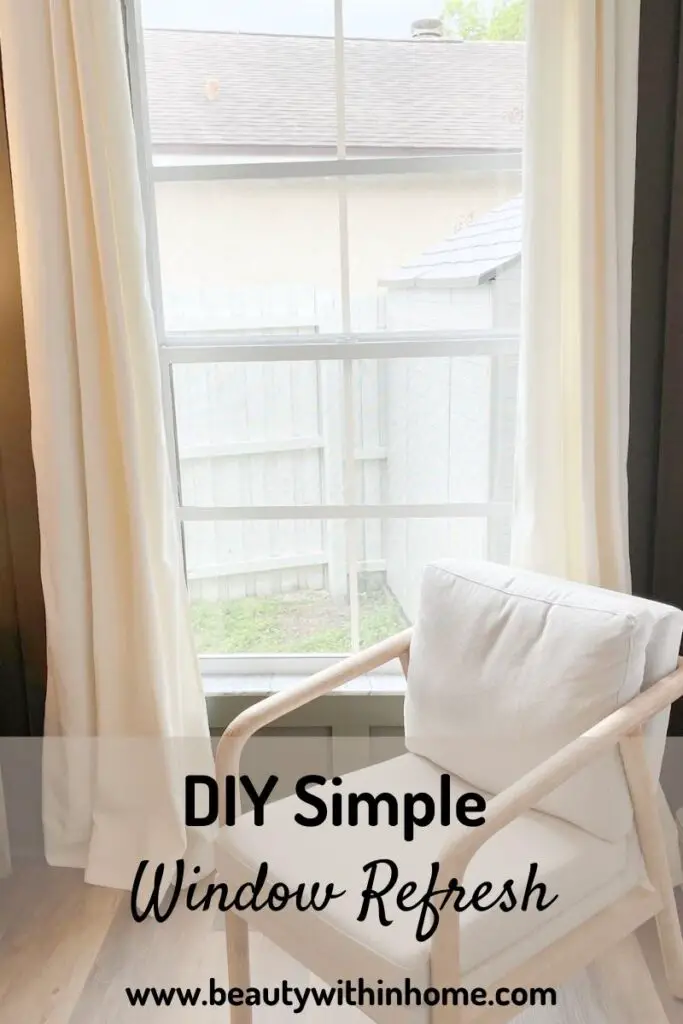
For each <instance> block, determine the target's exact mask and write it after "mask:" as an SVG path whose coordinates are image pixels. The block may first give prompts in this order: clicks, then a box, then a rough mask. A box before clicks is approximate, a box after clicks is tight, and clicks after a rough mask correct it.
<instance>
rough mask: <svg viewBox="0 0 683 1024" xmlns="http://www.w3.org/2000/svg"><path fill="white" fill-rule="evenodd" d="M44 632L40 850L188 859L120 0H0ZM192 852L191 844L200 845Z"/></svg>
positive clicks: (155, 387) (158, 421)
mask: <svg viewBox="0 0 683 1024" xmlns="http://www.w3.org/2000/svg"><path fill="white" fill-rule="evenodd" d="M0 36H1V37H2V44H3V74H4V88H5V99H6V108H7V126H8V135H9V143H10V160H11V168H12V180H13V187H14V197H15V206H16V220H17V235H18V244H19V259H20V270H21V286H22V295H23V304H24V319H25V333H26V346H27V362H28V376H29V388H30V397H31V407H32V433H33V437H32V442H33V455H34V461H35V469H36V481H37V493H38V507H39V517H40V529H41V542H42V567H41V570H42V581H43V589H44V593H45V608H46V619H47V637H48V694H47V709H46V734H47V736H48V737H50V738H48V739H46V741H45V751H44V761H43V786H44V794H43V822H44V831H45V843H46V854H47V858H48V860H49V862H50V863H52V864H57V865H64V866H71V867H81V868H84V869H85V872H86V879H87V880H88V881H90V882H93V883H96V884H100V885H111V886H117V887H121V888H128V887H129V886H130V884H131V882H132V880H133V877H134V874H135V869H136V867H137V864H138V862H139V861H140V860H141V859H143V858H146V857H149V858H150V859H152V860H154V861H155V862H156V861H158V860H174V859H175V858H178V857H183V856H185V857H187V858H195V859H194V861H193V862H194V863H198V862H202V861H203V858H204V856H205V854H206V851H207V845H206V843H205V840H206V839H207V838H208V837H207V836H206V835H205V834H204V833H202V832H200V831H196V832H194V833H193V832H190V831H189V830H188V829H186V827H185V825H184V808H183V798H184V787H183V776H184V775H185V774H186V772H189V771H194V772H204V773H208V774H210V773H211V771H212V759H211V749H210V741H209V734H208V724H207V718H206V709H205V702H204V695H203V691H202V685H201V680H200V677H199V673H198V667H197V662H196V658H195V655H194V651H193V645H192V639H191V632H190V625H189V617H188V607H187V597H186V592H185V587H184V581H183V578H182V572H181V561H180V546H179V543H178V537H177V531H176V525H175V516H174V507H173V498H172V488H171V483H170V474H169V471H168V463H167V453H166V450H165V441H164V433H163V428H162V407H161V396H160V384H159V369H158V361H157V352H156V337H155V328H154V319H153V315H152V309H151V305H150V299H149V292H148V284H147V275H146V264H145V237H144V223H143V210H142V203H141V190H140V181H139V177H138V169H137V163H136V147H135V136H134V129H133V121H132V114H131V105H130V99H129V85H128V79H127V67H126V57H125V47H124V36H123V24H122V9H121V4H120V0H98V2H97V3H96V4H94V3H82V2H80V0H22V2H21V3H16V2H15V0H0ZM204 863H205V862H204Z"/></svg>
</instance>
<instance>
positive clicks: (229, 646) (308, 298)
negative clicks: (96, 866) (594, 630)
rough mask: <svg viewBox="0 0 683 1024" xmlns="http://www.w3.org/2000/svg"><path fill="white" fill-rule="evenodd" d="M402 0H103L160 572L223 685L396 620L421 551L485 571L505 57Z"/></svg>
mask: <svg viewBox="0 0 683 1024" xmlns="http://www.w3.org/2000/svg"><path fill="white" fill-rule="evenodd" d="M429 6H430V5H429V4H427V3H426V2H422V0H405V2H402V3H386V2H384V0H362V2H360V0H343V2H342V0H336V2H333V0H329V2H325V0H320V2H319V3H318V4H315V5H311V4H310V3H304V2H303V0H299V2H294V0H293V2H291V3H288V4H275V3H272V2H269V0H253V2H250V3H236V4H231V5H229V8H228V5H222V4H218V3H216V4H212V3H205V4H203V5H201V4H200V5H197V4H196V3H194V2H193V0H187V2H186V3H185V4H183V3H178V4H175V5H172V7H171V5H167V4H162V3H159V2H158V0H157V2H155V0H138V7H137V9H135V7H134V4H133V0H128V8H127V15H128V19H127V20H128V26H129V43H130V56H131V67H132V71H133V74H132V78H133V99H134V109H135V117H136V123H137V125H138V129H139V131H138V134H139V142H140V152H141V160H142V164H143V167H144V170H145V174H146V186H147V211H146V212H147V217H148V220H149V247H150V264H151V266H152V270H153V273H152V279H153V281H152V283H153V291H154V295H153V298H154V302H155V308H156V313H157V316H158V324H159V334H160V338H161V343H160V361H161V372H162V382H163V392H164V402H165V415H166V428H167V432H168V438H169V447H170V449H171V451H172V453H173V474H174V483H175V488H176V493H177V500H178V517H179V522H180V527H181V530H182V535H183V548H184V557H185V565H186V573H187V581H188V587H189V592H190V597H191V602H192V615H193V622H194V629H195V635H196V639H197V645H198V649H199V652H200V654H201V655H202V656H203V657H205V658H208V659H210V661H208V662H206V664H207V665H216V664H219V665H220V670H221V671H224V672H229V671H230V670H231V669H235V670H238V671H240V672H242V673H243V672H245V671H247V670H249V667H250V666H251V668H252V670H253V671H263V664H264V661H266V662H267V663H268V664H269V665H270V666H272V665H276V666H277V667H278V671H283V672H286V671H295V670H296V669H295V666H296V665H298V664H299V663H300V662H301V659H302V658H304V659H313V660H316V659H325V658H331V657H338V656H339V655H340V654H345V653H347V652H349V651H352V650H357V649H359V648H361V647H363V646H365V645H368V644H370V643H373V642H375V641H377V640H379V639H382V638H384V637H385V636H387V635H390V634H391V633H392V632H395V631H396V630H398V629H400V628H402V627H403V626H404V625H405V624H406V623H408V622H409V621H411V620H412V618H413V615H414V612H415V608H416V603H417V598H418V586H419V579H420V574H421V570H422V567H423V565H424V564H425V562H426V561H428V560H429V559H432V558H435V557H442V556H449V555H450V556H467V557H489V558H494V559H496V560H502V561H505V560H506V559H507V557H508V545H509V511H510V498H511V486H512V456H513V452H514V419H515V393H516V372H517V346H518V330H519V303H520V293H519V280H520V256H521V198H520V190H521V170H520V168H521V138H522V104H523V93H524V81H523V80H524V44H523V43H522V42H518V41H502V42H501V41H495V40H488V39H485V40H483V41H460V40H459V39H458V37H457V26H455V25H453V24H452V23H450V24H447V25H446V26H444V24H443V23H440V22H438V21H436V20H435V19H430V18H426V19H425V18H424V17H422V15H424V13H425V8H428V7H429ZM512 6H514V7H515V8H518V7H519V4H518V3H514V4H512ZM487 9H488V7H487V4H486V3H483V4H482V11H483V12H484V15H485V13H486V11H487ZM484 15H482V19H483V20H482V19H480V23H481V25H484V24H485V21H486V18H485V17H484ZM403 19H405V20H403ZM411 22H413V24H412V28H411ZM345 25H346V31H345ZM478 32H479V30H478ZM482 32H484V34H485V31H484V29H481V32H479V35H481V33H482Z"/></svg>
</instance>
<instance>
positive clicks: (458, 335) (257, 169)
mask: <svg viewBox="0 0 683 1024" xmlns="http://www.w3.org/2000/svg"><path fill="white" fill-rule="evenodd" d="M122 2H123V8H124V18H125V24H126V43H127V48H128V59H129V68H130V80H131V102H132V107H133V115H134V120H135V123H136V137H137V146H138V160H139V165H140V172H141V182H142V196H143V206H144V216H145V221H146V228H147V250H148V252H147V256H148V265H149V276H150V287H151V298H152V305H153V310H154V316H155V323H156V328H157V336H158V338H159V339H160V342H159V360H160V373H161V386H162V398H163V411H164V424H165V430H166V437H167V445H168V451H169V455H170V463H171V474H172V480H173V491H174V496H175V501H176V514H177V519H178V526H179V532H180V535H181V540H182V524H183V523H186V522H201V521H217V520H242V521H246V520H274V519H276V520H286V519H306V520H314V519H318V520H334V519H337V520H340V519H341V520H344V521H345V522H346V524H347V568H348V573H349V605H350V610H351V641H352V648H353V649H358V646H359V605H358V569H357V561H358V560H357V558H356V557H355V550H354V548H355V540H354V538H355V534H356V530H355V525H354V524H355V523H357V521H358V520H367V519H378V518H379V519H390V518H398V519H408V518H420V519H429V518H446V517H453V518H469V517H474V518H486V519H487V521H490V520H491V519H492V518H495V517H498V516H501V515H502V516H505V515H508V514H509V512H510V504H509V502H492V501H489V502H468V503H463V502H455V503H453V502H450V503H438V504H402V505H388V504H374V505H364V504H359V503H358V502H357V500H356V494H357V481H358V474H357V459H356V456H355V453H354V447H355V445H354V426H355V424H354V411H353V392H352V383H353V381H352V373H353V365H354V362H355V361H357V360H360V359H405V358H418V357H419V358H424V357H425V356H433V357H436V356H455V357H457V356H473V355H491V356H496V355H505V354H510V353H516V352H517V351H518V348H519V335H518V334H517V333H510V332H505V331H496V330H474V331H462V330H460V331H456V330H454V331H429V330H424V331H407V332H406V331H404V332H388V331H382V332H381V333H373V334H364V333H358V332H354V331H353V330H352V326H351V297H350V268H349V238H348V203H347V191H346V182H347V180H348V179H349V178H357V177H361V176H365V175H391V174H397V175H406V174H416V173H424V174H430V173H431V174H433V173H443V172H448V171H463V170H480V169H481V170H484V169H485V170H487V171H491V170H500V171H517V170H520V169H521V162H522V161H521V152H520V150H509V151H501V150H496V151H491V152H489V153H486V154H482V153H481V152H467V151H460V152H458V153H454V154H451V155H445V156H435V155H425V156H419V155H418V156H396V157H386V156H378V157H362V158H359V157H353V156H347V153H346V111H345V83H344V27H343V0H334V12H335V59H336V108H337V109H336V114H337V152H336V157H335V158H333V159H318V158H309V159H305V160H301V159H293V160H287V161H272V162H271V161H267V162H261V161H259V162H245V163H223V164H221V163H200V162H196V163H191V162H187V163H183V164H182V165H174V164H171V163H166V162H164V163H160V164H155V163H154V160H153V155H152V145H151V133H150V126H149V116H148V108H147V96H146V83H145V78H144V74H143V71H142V69H143V67H144V46H143V33H142V27H141V20H140V13H139V4H138V0H122ZM319 177H326V178H330V177H332V178H335V179H336V181H337V199H338V224H339V258H340V292H341V310H342V330H341V331H339V332H338V333H325V334H291V335H287V334H278V335H273V334H272V333H271V334H262V335H259V334H252V332H248V333H243V334H241V335H240V332H239V331H235V330H229V331H211V332H197V333H187V332H173V331H168V330H166V327H165V321H164V310H163V296H162V289H161V272H160V259H159V248H158V231H157V222H156V209H155V199H154V187H155V184H156V183H157V182H163V181H216V180H224V181H227V180H232V181H235V180H268V179H271V180H272V179H280V180H281V179H283V178H297V179H304V178H319ZM299 360H305V361H324V360H337V361H341V362H342V364H343V368H344V370H343V385H342V387H343V396H342V398H343V407H344V410H345V412H344V417H345V437H344V463H345V465H344V503H343V504H340V505H326V504H322V505H298V506H293V505H268V506H253V505H252V506H230V507H229V506H215V507H214V506H212V507H197V506H188V505H184V504H183V503H182V498H181V482H180V464H179V453H178V440H177V430H176V418H175V408H174V400H173V366H174V365H179V364H183V363H185V364H187V363H220V362H249V361H258V362H265V361H287V362H292V361H299ZM199 657H200V664H201V668H202V673H203V675H204V676H205V678H206V679H207V690H208V691H209V692H213V693H216V692H220V690H221V685H222V684H221V680H222V679H229V678H230V677H231V676H235V675H237V676H241V677H244V676H259V677H261V676H262V677H267V676H291V675H294V676H297V675H306V674H308V673H310V672H314V671H318V670H319V669H321V668H324V667H327V666H329V665H331V664H334V663H335V662H337V661H339V660H340V658H341V657H342V655H313V654H312V655H308V654H299V655H296V654H293V655H292V654H272V655H265V654H264V655H256V654H255V655H252V654H243V655H233V654H225V655H216V656H209V655H200V656H199ZM377 672H378V675H382V674H390V675H393V674H394V673H395V667H394V666H384V667H383V668H382V669H380V670H377ZM229 689H230V687H229V686H227V687H226V691H229ZM389 689H391V687H389Z"/></svg>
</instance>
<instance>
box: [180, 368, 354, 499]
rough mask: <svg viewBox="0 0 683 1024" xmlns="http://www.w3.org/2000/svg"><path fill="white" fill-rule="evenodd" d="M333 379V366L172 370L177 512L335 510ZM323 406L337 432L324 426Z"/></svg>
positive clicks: (337, 469) (336, 397)
mask: <svg viewBox="0 0 683 1024" xmlns="http://www.w3.org/2000/svg"><path fill="white" fill-rule="evenodd" d="M340 379H341V378H340V368H339V364H337V363H332V364H327V365H326V364H321V365H320V366H319V365H318V364H317V363H315V362H271V363H260V362H259V363H188V364H178V365H176V366H174V367H173V382H174V395H175V408H176V424H177V437H178V454H179V461H180V481H181V494H182V501H183V504H184V505H200V506H211V505H226V506H238V505H320V504H323V503H325V502H327V503H332V504H337V503H339V502H341V501H343V494H342V493H341V491H340V490H339V486H340V485H339V484H338V482H337V481H338V480H339V479H340V474H341V464H342V455H341V449H340V437H341V435H340V428H339V426H338V420H339V415H338V413H339V409H338V408H337V404H338V403H339V401H340V391H339V381H340ZM326 388H327V389H328V391H329V392H330V396H331V398H330V400H327V399H326V395H325V390H326ZM330 407H332V408H333V411H334V413H335V416H336V423H337V425H335V424H332V423H331V421H330V416H329V415H328V409H329V408H330Z"/></svg>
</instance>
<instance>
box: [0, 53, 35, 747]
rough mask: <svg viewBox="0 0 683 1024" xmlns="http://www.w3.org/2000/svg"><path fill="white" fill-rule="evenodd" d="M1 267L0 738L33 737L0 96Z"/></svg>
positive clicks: (29, 563) (29, 487)
mask: <svg viewBox="0 0 683 1024" xmlns="http://www.w3.org/2000/svg"><path fill="white" fill-rule="evenodd" d="M0 70H1V69H0ZM0 82H1V77H0ZM0 268H2V269H1V271H0V736H29V735H32V736H34V735H39V734H40V733H41V732H42V724H43V705H44V695H45V678H46V669H45V621H44V609H43V596H42V589H41V583H40V547H39V535H38V511H37V503H36V488H35V477H34V471H33V461H32V456H31V436H30V432H31V421H30V405H29V394H28V381H27V375H26V354H25V344H24V326H23V318H22V308H21V294H20V289H19V265H18V257H17V239H16V231H15V222H14V208H13V203H12V185H11V177H10V168H9V157H8V150H7V134H6V131H5V115H4V104H3V101H2V93H1V91H0Z"/></svg>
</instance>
